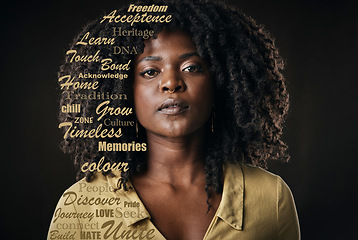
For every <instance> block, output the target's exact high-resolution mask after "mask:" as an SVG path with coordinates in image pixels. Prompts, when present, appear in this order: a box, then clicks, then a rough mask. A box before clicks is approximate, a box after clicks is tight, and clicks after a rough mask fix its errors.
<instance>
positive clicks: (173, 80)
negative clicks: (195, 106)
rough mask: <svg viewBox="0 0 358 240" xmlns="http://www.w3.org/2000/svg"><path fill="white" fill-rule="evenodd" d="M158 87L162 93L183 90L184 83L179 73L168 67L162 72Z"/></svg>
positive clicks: (184, 87)
mask: <svg viewBox="0 0 358 240" xmlns="http://www.w3.org/2000/svg"><path fill="white" fill-rule="evenodd" d="M159 88H160V91H161V92H163V93H166V92H168V93H174V92H184V91H185V89H186V85H185V83H184V81H183V79H182V78H181V76H180V73H178V72H176V71H175V70H174V69H169V70H167V71H165V73H164V74H163V73H162V79H161V83H160V86H159Z"/></svg>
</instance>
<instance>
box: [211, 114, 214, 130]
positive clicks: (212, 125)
mask: <svg viewBox="0 0 358 240" xmlns="http://www.w3.org/2000/svg"><path fill="white" fill-rule="evenodd" d="M214 119H215V111H214V110H213V113H212V114H211V132H212V133H213V132H214Z"/></svg>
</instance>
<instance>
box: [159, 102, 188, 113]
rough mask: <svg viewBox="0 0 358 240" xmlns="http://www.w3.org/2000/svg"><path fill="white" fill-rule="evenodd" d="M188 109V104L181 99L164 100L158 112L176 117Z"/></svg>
mask: <svg viewBox="0 0 358 240" xmlns="http://www.w3.org/2000/svg"><path fill="white" fill-rule="evenodd" d="M188 109H189V106H188V104H187V103H186V102H185V101H184V100H181V99H173V98H169V99H166V100H165V101H164V102H163V103H162V104H161V105H160V107H159V108H158V111H159V112H161V113H164V114H167V115H177V114H180V113H182V112H184V111H186V110H188Z"/></svg>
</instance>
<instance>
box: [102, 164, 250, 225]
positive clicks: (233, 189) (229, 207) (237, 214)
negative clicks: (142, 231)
mask: <svg viewBox="0 0 358 240" xmlns="http://www.w3.org/2000/svg"><path fill="white" fill-rule="evenodd" d="M114 174H115V177H111V176H109V175H107V181H108V183H109V184H110V185H111V186H112V187H113V188H114V189H118V186H119V181H120V173H119V172H114ZM224 176H225V177H224V188H223V194H222V198H221V202H220V204H219V207H218V210H217V211H216V216H218V217H219V218H221V219H222V220H223V221H224V222H226V223H227V224H229V225H230V226H231V227H232V228H234V229H236V230H242V222H243V207H244V176H243V171H242V168H241V165H231V164H228V165H224ZM129 186H130V187H131V189H129V190H128V191H124V190H123V189H119V190H117V191H116V192H115V194H118V195H120V196H121V199H122V202H124V201H132V202H133V201H136V202H139V207H138V209H137V210H138V211H139V212H141V213H142V214H138V216H137V218H131V217H130V218H124V222H125V224H126V225H127V226H130V225H132V224H135V223H137V222H139V221H141V220H143V219H146V218H148V219H150V218H151V217H150V214H149V212H148V211H147V210H146V209H145V207H144V205H143V203H142V201H141V200H140V198H139V196H138V194H137V192H136V191H135V190H134V188H133V186H132V184H131V183H129Z"/></svg>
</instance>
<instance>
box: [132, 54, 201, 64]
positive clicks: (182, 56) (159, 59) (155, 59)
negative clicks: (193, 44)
mask: <svg viewBox="0 0 358 240" xmlns="http://www.w3.org/2000/svg"><path fill="white" fill-rule="evenodd" d="M192 56H198V57H200V56H199V54H198V53H197V52H189V53H184V54H182V55H180V56H179V58H180V59H186V58H190V57H192ZM161 60H163V59H162V58H161V57H157V56H147V57H144V58H142V59H141V60H139V61H138V63H140V62H142V61H161Z"/></svg>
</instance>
